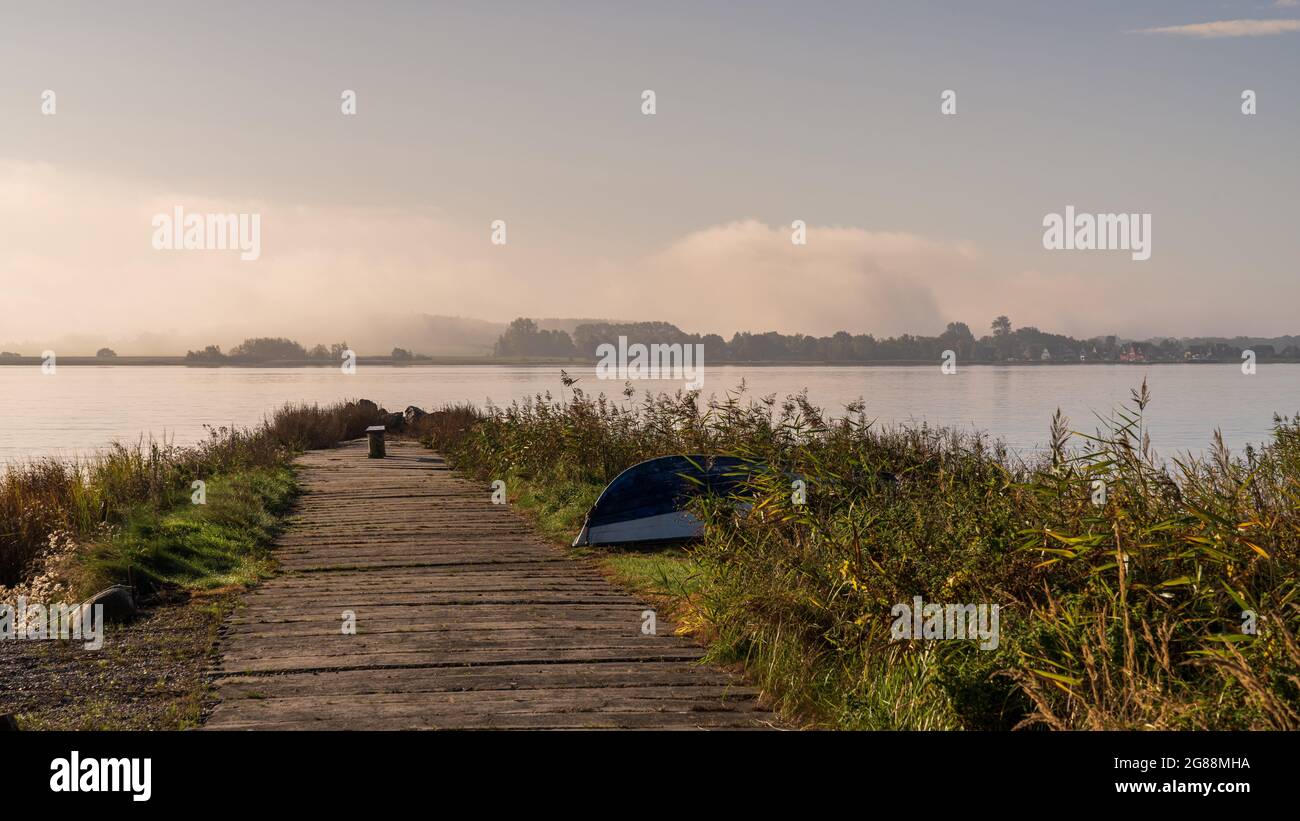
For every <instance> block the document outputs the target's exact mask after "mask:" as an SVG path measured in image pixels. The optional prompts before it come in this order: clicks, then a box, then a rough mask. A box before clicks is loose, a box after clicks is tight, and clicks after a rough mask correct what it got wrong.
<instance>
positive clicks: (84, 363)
mask: <svg viewBox="0 0 1300 821" xmlns="http://www.w3.org/2000/svg"><path fill="white" fill-rule="evenodd" d="M43 361H44V360H42V358H41V357H39V356H20V357H4V358H0V366H10V367H40V366H41V364H42V362H43ZM1259 361H1260V363H1261V364H1270V365H1277V364H1285V365H1294V364H1298V363H1300V359H1296V358H1293V357H1292V358H1282V357H1276V358H1270V359H1262V360H1259ZM55 364H56V365H61V366H65V367H119V368H120V367H185V368H240V369H248V370H257V369H264V368H337V367H339V363H337V362H333V361H322V360H319V359H314V360H275V361H268V362H194V361H192V360H188V359H186V358H185V357H183V356H118V357H114V358H111V359H105V358H102V357H96V356H61V357H58V358H57V360H56V362H55ZM357 364H358V365H366V366H373V367H390V368H412V367H431V366H432V367H447V366H456V367H470V366H485V365H486V366H490V367H501V368H554V367H561V368H565V367H568V368H589V367H595V365H596V361H595V360H588V361H583V360H579V359H555V358H551V359H548V358H540V357H529V358H498V357H473V356H432V357H428V358H421V359H400V360H399V359H393V358H392V357H388V356H359V357H357ZM938 364H940V363H939V362H938V361H934V360H929V359H879V360H859V361H836V362H825V361H816V360H799V361H789V360H755V361H741V362H730V361H725V362H716V363H713V365H712V366H713V367H746V368H825V367H833V368H876V367H882V368H898V367H917V366H924V365H935V366H937V365H938ZM957 364H959V365H962V366H966V365H980V366H985V367H990V366H1002V367H1008V366H1010V367H1050V366H1053V365H1070V366H1080V367H1087V366H1090V365H1234V366H1237V365H1240V364H1241V363H1240V362H1237V361H1235V360H1231V359H1225V360H1181V361H1180V360H1169V359H1152V360H1146V361H1137V362H1119V361H1112V360H1100V359H1098V360H1089V361H1086V362H1079V361H1076V360H1050V361H1046V362H1043V361H1036V360H1010V361H1003V362H997V361H991V360H964V361H963V360H959V361H958V363H957Z"/></svg>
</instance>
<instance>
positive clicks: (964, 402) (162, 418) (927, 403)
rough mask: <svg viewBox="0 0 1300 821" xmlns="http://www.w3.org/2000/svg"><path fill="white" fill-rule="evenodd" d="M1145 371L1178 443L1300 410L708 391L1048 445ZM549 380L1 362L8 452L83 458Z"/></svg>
mask: <svg viewBox="0 0 1300 821" xmlns="http://www.w3.org/2000/svg"><path fill="white" fill-rule="evenodd" d="M569 372H570V373H571V374H573V375H575V376H579V377H581V382H580V385H581V386H582V387H584V388H586V389H588V391H589V392H593V393H595V392H599V391H601V390H602V389H603V390H604V392H606V393H607V394H610V395H611V396H614V397H617V398H620V399H621V396H619V391H620V389H621V387H622V385H621V383H618V382H601V381H598V380H597V379H596V378H595V375H594V370H593V369H583V368H569ZM1143 376H1146V377H1147V381H1148V384H1149V385H1150V387H1151V391H1152V394H1153V396H1154V401H1153V402H1152V404H1151V406H1150V408H1149V410H1148V419H1149V421H1150V427H1151V435H1152V441H1153V444H1154V445H1155V447H1156V449H1157V450H1158V451H1159V452H1161V453H1163V454H1166V455H1172V454H1174V453H1176V452H1181V451H1185V450H1196V451H1199V450H1201V449H1202V448H1204V447H1205V446H1206V445H1207V444H1208V443H1209V441H1210V436H1211V433H1212V432H1213V430H1214V429H1215V428H1216V427H1218V428H1221V429H1222V430H1223V435H1224V438H1225V439H1226V440H1227V442H1228V444H1229V445H1230V446H1231V447H1233V448H1240V447H1242V446H1244V445H1246V444H1247V443H1255V442H1260V441H1262V440H1264V439H1266V438H1267V436H1268V433H1269V429H1270V424H1271V421H1272V418H1273V414H1274V413H1275V412H1277V413H1282V414H1284V415H1290V414H1294V413H1296V412H1297V411H1300V365H1268V364H1262V365H1260V366H1259V369H1258V372H1257V373H1255V374H1254V375H1251V376H1246V375H1244V374H1242V373H1241V370H1240V368H1239V367H1238V366H1237V365H1153V366H1131V365H1130V366H1124V365H1086V366H1062V365H1056V366H1052V365H1047V366H1034V367H1014V366H1006V367H1002V366H966V367H962V368H960V369H959V372H958V373H957V374H953V375H943V374H941V373H940V371H939V368H938V367H937V366H932V367H908V368H896V367H878V368H854V367H816V368H812V367H805V368H770V367H716V366H715V367H711V368H710V369H709V370H708V372H707V380H706V382H705V386H704V392H705V394H706V395H708V394H709V393H717V394H719V395H721V394H722V393H723V392H724V391H726V390H727V389H728V388H734V387H735V386H737V385H739V384H740V381H741V380H742V379H744V380H745V382H746V383H747V385H748V388H749V392H750V394H751V395H754V396H761V395H765V394H770V393H777V394H778V395H780V396H784V395H786V394H788V393H791V392H795V391H798V390H800V389H803V388H807V389H808V393H809V397H810V398H811V399H812V401H813V402H814V403H815V404H818V405H821V406H822V407H826V408H829V409H833V410H835V411H838V410H840V409H842V407H843V406H844V404H846V403H848V402H851V401H853V400H855V399H858V398H862V399H865V400H866V403H867V409H868V412H869V413H870V415H872V416H874V417H876V418H877V419H879V420H881V421H882V422H907V421H915V422H919V421H921V420H925V421H927V422H929V423H931V424H939V425H953V426H960V427H963V428H967V429H979V430H983V431H986V432H989V433H991V434H993V435H995V436H997V437H1000V438H1002V439H1004V440H1005V441H1006V442H1007V443H1008V444H1009V445H1011V446H1012V447H1013V448H1016V449H1021V450H1027V449H1031V448H1034V447H1037V446H1039V445H1041V444H1042V443H1043V442H1044V441H1045V439H1046V435H1047V429H1048V424H1049V421H1050V419H1051V415H1052V412H1053V410H1055V409H1056V407H1058V406H1060V407H1061V408H1062V409H1063V410H1064V411H1065V413H1066V414H1067V415H1068V416H1069V418H1070V420H1071V422H1072V427H1073V428H1074V429H1075V430H1079V429H1083V430H1086V431H1088V432H1091V431H1093V430H1094V429H1095V427H1096V425H1095V417H1094V416H1093V413H1094V412H1096V413H1101V414H1106V413H1108V412H1109V411H1110V409H1111V408H1113V407H1115V406H1117V405H1119V404H1120V403H1122V402H1124V401H1125V400H1126V399H1127V398H1128V396H1129V390H1130V389H1131V388H1135V387H1137V386H1138V385H1139V384H1140V383H1141V381H1142V377H1143ZM679 385H680V383H674V382H641V383H636V387H637V388H638V390H639V391H640V390H643V389H645V388H650V389H653V390H656V391H658V390H668V391H672V390H676V388H677V387H678V386H679ZM547 390H550V391H552V392H553V393H556V394H558V393H561V386H560V382H559V368H556V367H545V368H504V367H489V366H483V367H433V366H430V367H407V368H386V367H365V366H362V367H360V368H358V369H357V372H356V373H355V374H353V375H344V374H342V373H341V372H340V371H339V370H338V369H336V368H328V369H325V368H320V369H318V368H286V369H246V370H245V369H237V368H213V369H208V368H182V367H157V368H148V367H112V366H106V367H105V366H87V367H74V366H60V367H59V369H58V372H57V373H56V374H54V375H44V374H42V373H41V372H40V369H39V368H38V367H0V462H7V461H13V460H15V459H23V458H27V457H33V456H61V457H71V456H75V455H77V454H82V453H87V452H90V451H93V450H95V449H96V448H99V447H102V446H104V445H105V444H107V443H109V442H111V441H113V440H121V441H128V442H130V441H135V440H137V439H138V438H139V437H140V436H141V435H149V434H152V435H154V436H157V437H163V436H165V437H168V438H170V439H172V440H174V441H176V442H177V443H187V442H192V441H194V440H196V439H198V438H201V437H202V436H203V425H204V424H210V425H223V424H227V425H228V424H232V423H233V424H238V425H250V424H253V423H256V422H258V421H259V420H260V419H261V418H262V416H263V414H265V413H267V412H268V411H270V410H272V409H274V408H275V407H277V406H279V405H281V404H283V403H285V402H288V401H294V402H298V401H307V402H320V403H328V402H333V401H335V400H339V399H345V398H358V397H365V398H368V399H373V400H374V401H376V402H378V403H380V404H381V405H384V406H385V407H387V408H388V409H389V410H399V411H400V410H402V409H403V408H405V407H406V406H407V405H419V406H421V407H424V408H426V409H427V408H430V407H433V406H437V405H441V404H443V403H447V402H460V401H472V402H476V403H483V402H485V401H487V400H491V401H493V402H495V403H497V404H505V403H509V402H510V401H511V400H514V399H519V398H523V397H525V396H528V395H531V394H535V393H538V392H544V391H547Z"/></svg>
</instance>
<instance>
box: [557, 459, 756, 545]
mask: <svg viewBox="0 0 1300 821" xmlns="http://www.w3.org/2000/svg"><path fill="white" fill-rule="evenodd" d="M751 470H752V464H751V463H750V462H747V461H745V460H743V459H740V458H738V457H734V456H704V455H693V456H661V457H659V458H658V459H650V460H648V461H645V462H641V463H640V464H637V465H633V466H632V467H630V468H628V469H627V470H625V471H623V472H622V473H620V474H619V475H618V476H617V477H615V478H614V481H612V482H610V483H609V486H608V487H606V488H605V490H604V491H602V492H601V494H600V498H598V499H597V500H596V504H594V505H592V508H591V510H590V511H588V513H587V519H586V521H585V522H584V523H583V525H582V530H581V531H580V532H579V533H578V537H577V538H576V539H574V541H573V546H574V547H586V546H594V545H625V544H654V543H663V542H680V541H689V540H690V539H694V538H698V537H699V536H700V534H701V533H702V532H703V529H704V524H703V523H702V522H701V521H700V520H699V519H697V518H696V517H695V516H692V515H691V514H690V513H689V512H687V511H686V510H685V506H686V505H687V503H689V501H690V499H691V498H692V497H694V496H697V495H700V494H702V493H716V494H719V495H723V496H727V495H731V494H733V493H736V492H738V491H741V490H743V488H744V485H745V482H746V479H747V478H748V476H749V474H750V472H751Z"/></svg>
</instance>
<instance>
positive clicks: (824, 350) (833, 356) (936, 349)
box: [494, 316, 1300, 362]
mask: <svg viewBox="0 0 1300 821" xmlns="http://www.w3.org/2000/svg"><path fill="white" fill-rule="evenodd" d="M620 336H625V337H627V339H628V342H629V344H632V343H642V344H646V345H649V344H655V343H659V344H668V345H671V344H696V343H698V344H702V345H704V356H705V361H706V362H883V361H900V360H917V361H935V360H938V359H940V358H941V357H942V356H943V355H944V351H952V352H954V353H955V354H956V356H957V359H958V361H963V362H1030V361H1035V362H1043V361H1058V362H1184V361H1240V358H1241V353H1242V351H1243V350H1244V349H1245V348H1247V347H1249V348H1250V349H1251V350H1253V351H1254V352H1255V356H1256V357H1257V358H1258V359H1272V358H1279V357H1280V358H1285V359H1300V346H1297V345H1288V346H1285V347H1284V348H1283V349H1282V350H1280V351H1279V350H1275V349H1274V346H1272V345H1267V344H1259V345H1249V343H1248V341H1246V340H1239V341H1234V342H1224V341H1221V340H1212V339H1175V338H1172V337H1169V338H1163V339H1153V340H1147V341H1144V342H1135V341H1127V340H1123V339H1121V338H1120V337H1118V336H1115V335H1113V334H1112V335H1108V336H1096V337H1090V338H1088V339H1075V338H1074V337H1071V336H1065V335H1063V334H1054V333H1048V332H1046V331H1041V330H1039V329H1038V328H1035V327H1033V326H1025V327H1023V328H1014V329H1013V328H1012V325H1011V320H1010V319H1009V318H1008V317H1006V316H999V317H998V318H997V319H995V320H993V322H992V324H991V325H990V326H989V332H988V333H986V334H984V335H983V336H980V337H976V336H975V334H974V333H973V332H972V331H971V329H970V327H969V326H967V325H966V323H964V322H950V323H948V327H947V328H945V329H944V331H943V333H941V334H939V335H937V336H920V335H912V334H902V335H901V336H891V337H880V338H877V337H876V336H874V335H873V334H850V333H848V332H847V331H839V332H837V333H835V334H832V335H831V336H809V335H807V334H781V333H777V332H776V331H768V332H766V333H751V332H748V331H745V332H741V333H736V334H734V335H733V336H732V337H731V339H730V340H729V341H728V340H725V339H723V338H722V337H721V336H719V335H718V334H692V333H687V332H685V331H683V330H681V329H680V328H678V327H677V326H676V325H673V324H671V323H668V322H628V323H607V322H598V323H588V324H583V325H579V326H577V327H576V328H575V329H574V332H573V336H572V337H570V335H569V334H568V333H566V332H565V331H542V330H538V327H537V323H535V322H534V321H533V320H531V319H527V318H524V317H520V318H519V319H516V320H514V321H513V322H511V323H510V326H509V327H508V328H507V329H506V332H505V333H503V334H502V335H501V337H500V339H498V340H497V343H496V346H495V348H494V353H495V355H496V356H501V357H504V356H537V357H556V356H567V357H579V358H581V359H584V360H585V359H594V358H595V357H596V349H597V348H598V347H599V346H600V345H602V344H604V343H610V344H613V345H617V344H618V338H619V337H620Z"/></svg>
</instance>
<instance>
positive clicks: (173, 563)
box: [82, 466, 297, 593]
mask: <svg viewBox="0 0 1300 821" xmlns="http://www.w3.org/2000/svg"><path fill="white" fill-rule="evenodd" d="M206 490H207V494H206V495H207V499H206V504H193V503H192V502H191V499H190V497H189V495H187V494H183V493H182V494H178V498H177V499H176V500H175V501H174V503H173V504H172V505H171V506H169V507H167V508H166V509H164V510H162V511H159V510H157V509H155V508H154V507H152V506H144V505H142V506H140V507H138V508H137V509H135V510H132V511H131V512H129V513H128V514H127V515H126V516H125V522H124V525H123V526H122V527H121V528H120V529H119V530H118V531H117V532H116V533H114V534H113V535H112V537H110V538H109V539H108V540H106V541H104V542H101V543H99V544H96V545H94V546H93V547H92V548H91V549H90V550H89V552H88V553H87V555H86V556H85V557H84V559H83V561H82V572H83V573H84V574H85V580H84V583H83V585H82V586H83V587H85V588H87V589H100V588H103V587H105V586H107V585H108V584H112V583H129V584H133V585H135V586H136V587H138V588H140V589H141V590H142V591H143V592H146V593H147V592H150V591H155V590H160V589H164V588H183V589H186V590H212V589H216V588H223V587H245V586H249V585H251V584H253V583H255V582H257V581H258V580H261V579H264V578H266V577H267V576H269V575H271V573H272V572H273V571H274V567H275V563H274V560H273V559H272V557H271V552H270V548H271V545H272V543H273V542H274V540H275V537H276V534H277V533H278V532H279V530H280V522H281V519H282V517H283V515H284V514H285V513H286V512H287V511H288V509H289V506H290V505H291V504H292V501H293V498H294V496H295V495H296V493H297V486H296V484H295V482H294V476H293V471H292V469H291V468H289V467H288V466H280V467H273V468H255V469H250V470H243V471H238V472H235V473H232V474H229V475H225V476H217V477H213V478H212V479H211V480H209V481H208V483H207V489H206Z"/></svg>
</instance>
